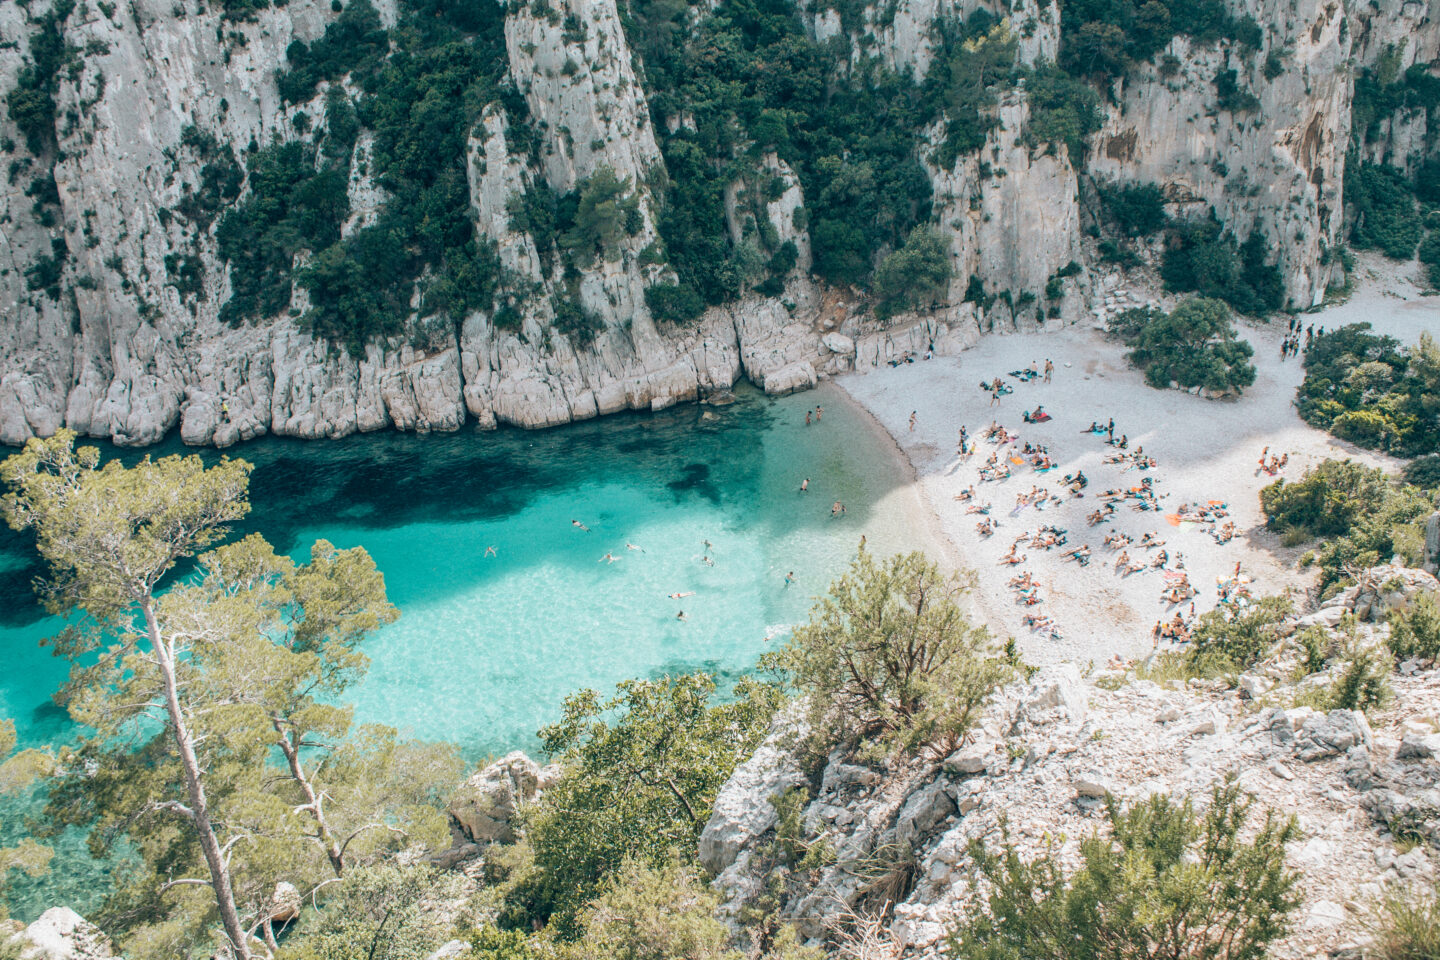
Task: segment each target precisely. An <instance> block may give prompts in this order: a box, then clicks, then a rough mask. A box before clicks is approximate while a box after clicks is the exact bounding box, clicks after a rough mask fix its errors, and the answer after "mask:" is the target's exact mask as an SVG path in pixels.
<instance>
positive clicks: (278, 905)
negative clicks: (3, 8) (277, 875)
mask: <svg viewBox="0 0 1440 960" xmlns="http://www.w3.org/2000/svg"><path fill="white" fill-rule="evenodd" d="M300 903H301V901H300V891H299V890H297V889H295V884H293V883H290V882H288V881H285V880H281V881H280V882H279V883H277V884H275V891H274V892H273V893H271V894H270V922H271V923H275V924H281V923H289V922H290V921H291V920H294V919H295V918H296V917H298V916H300Z"/></svg>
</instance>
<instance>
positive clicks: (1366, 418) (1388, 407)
mask: <svg viewBox="0 0 1440 960" xmlns="http://www.w3.org/2000/svg"><path fill="white" fill-rule="evenodd" d="M1369 330H1370V324H1368V323H1358V324H1349V325H1347V326H1344V327H1340V328H1339V329H1337V330H1331V331H1329V332H1328V333H1325V334H1322V335H1321V336H1318V337H1316V338H1315V339H1314V341H1313V342H1312V343H1311V344H1310V346H1309V347H1308V348H1307V349H1306V351H1305V379H1304V381H1303V382H1302V383H1301V384H1300V388H1299V390H1298V391H1297V392H1296V407H1297V408H1298V409H1299V412H1300V416H1301V417H1303V418H1304V419H1305V421H1306V422H1308V423H1310V424H1313V425H1314V426H1317V427H1320V428H1322V429H1328V430H1330V431H1331V432H1332V433H1334V434H1335V435H1336V436H1338V437H1341V438H1342V439H1345V440H1349V441H1350V442H1352V443H1356V444H1358V445H1360V446H1363V447H1373V448H1376V449H1380V450H1384V451H1386V452H1388V453H1392V454H1395V455H1396V456H1417V455H1421V454H1427V453H1433V452H1434V451H1436V450H1440V416H1437V414H1436V411H1437V410H1440V347H1437V345H1436V343H1435V340H1434V338H1433V337H1431V335H1430V334H1429V333H1422V334H1421V335H1420V340H1419V342H1418V343H1416V345H1415V346H1413V347H1411V348H1409V349H1404V348H1402V347H1401V345H1400V343H1399V341H1397V340H1395V339H1394V338H1392V337H1384V336H1377V335H1375V334H1372V333H1370V332H1369Z"/></svg>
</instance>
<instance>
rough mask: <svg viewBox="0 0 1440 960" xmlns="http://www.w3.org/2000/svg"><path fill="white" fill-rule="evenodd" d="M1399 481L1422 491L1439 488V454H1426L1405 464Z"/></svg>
mask: <svg viewBox="0 0 1440 960" xmlns="http://www.w3.org/2000/svg"><path fill="white" fill-rule="evenodd" d="M1400 476H1401V479H1403V480H1404V481H1405V482H1406V483H1408V484H1410V486H1412V487H1419V488H1420V489H1422V490H1435V489H1437V488H1440V453H1428V454H1426V455H1425V456H1423V457H1416V458H1415V459H1414V460H1411V461H1410V462H1409V463H1407V464H1405V469H1404V470H1402V471H1401V472H1400Z"/></svg>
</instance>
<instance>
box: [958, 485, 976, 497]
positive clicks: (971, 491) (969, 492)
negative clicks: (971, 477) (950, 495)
mask: <svg viewBox="0 0 1440 960" xmlns="http://www.w3.org/2000/svg"><path fill="white" fill-rule="evenodd" d="M955 499H956V500H960V501H962V502H963V501H965V500H973V499H975V484H973V483H972V484H970V486H968V487H966V488H965V489H964V490H961V491H960V492H959V493H957V494H955Z"/></svg>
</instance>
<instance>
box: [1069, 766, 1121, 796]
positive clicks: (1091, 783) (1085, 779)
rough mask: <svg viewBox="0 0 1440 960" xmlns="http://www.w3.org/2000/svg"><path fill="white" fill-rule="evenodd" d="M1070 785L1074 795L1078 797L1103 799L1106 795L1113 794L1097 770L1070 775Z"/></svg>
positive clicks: (1108, 783) (1108, 784)
mask: <svg viewBox="0 0 1440 960" xmlns="http://www.w3.org/2000/svg"><path fill="white" fill-rule="evenodd" d="M1070 785H1071V786H1072V787H1074V788H1075V795H1076V796H1079V797H1096V798H1103V797H1104V796H1105V795H1106V794H1107V793H1114V792H1115V791H1114V790H1113V789H1112V787H1111V786H1110V782H1109V781H1108V780H1106V779H1105V777H1104V776H1103V775H1102V774H1101V773H1100V772H1099V771H1097V770H1086V771H1084V772H1081V773H1077V774H1074V775H1072V776H1071V777H1070Z"/></svg>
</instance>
